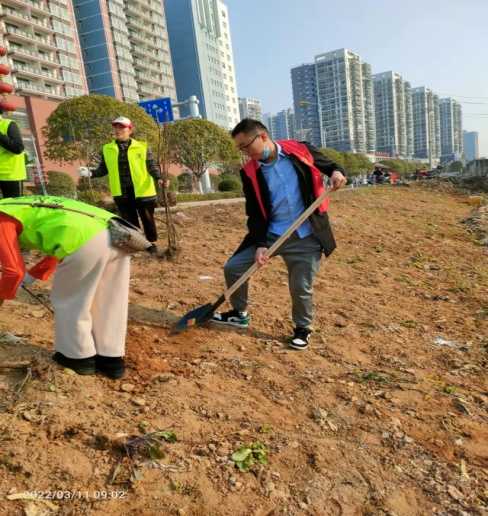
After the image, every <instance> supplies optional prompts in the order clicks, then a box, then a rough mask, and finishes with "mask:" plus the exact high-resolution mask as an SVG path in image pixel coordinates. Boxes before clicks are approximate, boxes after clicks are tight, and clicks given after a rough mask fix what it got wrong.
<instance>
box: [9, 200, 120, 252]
mask: <svg viewBox="0 0 488 516" xmlns="http://www.w3.org/2000/svg"><path fill="white" fill-rule="evenodd" d="M32 204H34V206H32ZM36 204H54V205H58V206H60V207H59V208H48V207H42V206H35V205H36ZM63 207H65V208H68V209H72V210H79V211H82V212H84V213H87V214H90V215H93V216H94V218H93V217H90V216H87V215H83V213H75V212H72V211H68V210H63V209H62V208H63ZM0 212H2V213H6V214H7V215H10V216H11V217H13V218H14V219H17V220H18V221H19V222H20V223H21V224H22V233H20V235H19V243H20V246H21V247H22V248H23V249H29V250H30V249H36V250H38V251H41V252H43V253H44V254H46V255H47V256H54V257H56V258H58V260H62V259H63V258H65V257H66V256H69V255H70V254H73V253H75V252H76V251H78V249H80V248H81V247H82V246H83V245H85V244H86V243H87V242H88V241H89V240H91V239H92V238H93V237H95V236H96V235H98V233H101V232H102V231H103V230H105V229H107V228H108V221H109V220H110V219H111V218H113V217H115V215H114V214H113V213H111V212H109V211H106V210H103V209H101V208H97V207H96V206H91V205H90V204H86V203H84V202H81V201H75V200H74V199H66V198H64V197H55V196H52V195H31V196H26V197H16V198H7V199H0ZM0 245H1V242H0Z"/></svg>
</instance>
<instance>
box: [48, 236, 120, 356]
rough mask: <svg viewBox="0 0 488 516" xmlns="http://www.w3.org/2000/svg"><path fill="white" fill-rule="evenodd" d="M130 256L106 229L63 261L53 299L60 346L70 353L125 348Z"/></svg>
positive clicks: (113, 353)
mask: <svg viewBox="0 0 488 516" xmlns="http://www.w3.org/2000/svg"><path fill="white" fill-rule="evenodd" d="M129 277H130V256H129V255H127V254H125V253H124V252H122V251H120V250H118V249H117V248H114V247H111V246H110V236H109V233H108V231H102V232H101V233H99V234H98V235H96V236H95V237H93V238H92V239H91V240H89V241H88V242H87V243H86V244H85V245H84V246H83V247H81V248H80V249H79V250H78V251H76V253H74V254H72V255H70V256H67V257H66V258H65V259H64V260H63V261H62V262H61V263H60V264H59V265H58V267H57V270H56V273H55V276H54V281H53V288H52V291H51V301H52V304H53V307H54V313H55V316H54V318H55V328H56V340H55V349H56V351H59V352H60V353H62V354H63V355H65V356H67V357H69V358H87V357H91V356H93V355H96V354H98V355H103V356H107V357H121V356H123V355H124V354H125V337H126V333H127V314H128V304H129Z"/></svg>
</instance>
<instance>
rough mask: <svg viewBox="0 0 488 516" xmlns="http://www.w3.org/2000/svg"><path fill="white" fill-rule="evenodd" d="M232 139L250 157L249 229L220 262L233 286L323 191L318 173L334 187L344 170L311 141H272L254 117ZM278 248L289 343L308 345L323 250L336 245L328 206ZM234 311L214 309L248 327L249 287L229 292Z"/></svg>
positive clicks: (246, 176) (246, 172)
mask: <svg viewBox="0 0 488 516" xmlns="http://www.w3.org/2000/svg"><path fill="white" fill-rule="evenodd" d="M232 137H233V138H234V141H235V143H236V145H237V147H238V148H239V150H241V151H242V152H244V153H245V154H247V156H248V157H249V158H250V160H249V161H248V162H247V163H246V165H245V166H244V167H243V169H242V170H241V177H242V181H243V190H244V195H245V197H246V213H247V216H248V228H249V233H248V234H247V236H246V238H245V239H244V241H243V242H242V244H241V246H240V247H239V249H238V250H237V251H236V253H235V254H234V255H233V256H232V257H231V258H230V259H229V260H228V261H227V263H226V264H225V266H224V274H225V280H226V283H227V286H230V285H232V284H233V283H234V282H235V281H237V279H239V277H240V276H241V275H242V274H243V273H244V272H245V271H246V270H247V269H248V268H249V267H250V266H251V265H252V264H253V262H254V261H256V262H257V263H258V264H259V265H260V266H261V265H264V264H265V263H266V262H267V261H268V260H269V257H268V256H267V254H266V253H267V250H268V248H269V247H270V246H271V245H273V243H274V242H275V241H276V240H277V239H278V238H279V236H280V235H282V234H283V233H284V232H285V231H286V230H287V229H288V228H289V227H290V226H291V225H292V223H293V222H294V221H295V220H296V219H297V218H298V217H299V216H300V215H301V214H302V213H303V211H304V210H305V209H306V207H308V206H309V205H310V204H311V203H312V202H313V201H314V200H315V198H316V197H318V195H319V194H320V189H323V178H322V176H321V174H326V175H327V176H329V177H330V180H331V184H332V189H333V190H336V189H338V188H341V187H342V186H344V185H345V183H346V178H345V177H344V175H343V173H342V169H341V168H340V167H339V166H338V165H337V164H336V163H334V162H332V161H330V160H328V159H327V158H326V157H325V156H324V155H323V154H321V153H320V152H319V151H318V150H317V149H315V148H314V147H312V146H311V145H309V144H307V143H305V142H303V143H301V142H297V141H294V140H284V141H281V142H274V141H273V140H272V139H271V137H270V135H269V133H268V130H267V128H266V127H265V126H264V125H263V124H262V123H261V122H259V121H257V120H251V119H244V120H242V121H241V122H240V123H239V124H238V125H237V126H236V127H235V128H234V130H233V131H232ZM321 208H323V209H319V210H318V211H317V212H315V213H314V214H313V215H312V216H311V217H310V218H309V219H308V220H307V221H305V222H304V223H303V224H302V225H301V226H300V227H299V228H298V230H297V231H295V232H294V234H293V235H292V236H291V237H290V238H289V239H288V240H287V241H286V242H285V243H284V244H283V245H282V246H281V247H280V249H279V250H278V252H277V253H276V254H279V255H281V256H282V257H283V259H284V261H285V263H286V266H287V268H288V281H289V288H290V294H291V300H292V319H293V323H294V325H295V329H294V334H293V337H292V339H291V343H290V346H291V347H292V348H294V349H306V348H307V346H308V341H309V336H310V334H311V331H312V329H311V325H312V320H313V300H312V292H313V280H314V277H315V274H316V273H317V271H318V269H319V265H320V258H321V255H322V252H324V253H325V254H326V255H327V256H328V255H330V253H332V251H333V250H334V248H335V241H334V237H333V235H332V231H331V228H330V224H329V219H328V216H327V212H326V207H321ZM230 301H231V304H232V310H230V311H228V312H224V313H216V314H215V316H214V318H213V321H214V322H215V323H219V324H227V325H231V326H236V327H240V328H247V327H248V325H249V315H248V313H247V305H248V285H247V283H246V284H244V285H243V286H242V287H241V288H240V289H239V290H237V291H236V292H235V293H234V294H233V295H232V296H231V299H230Z"/></svg>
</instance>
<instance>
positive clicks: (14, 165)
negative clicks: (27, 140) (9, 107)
mask: <svg viewBox="0 0 488 516" xmlns="http://www.w3.org/2000/svg"><path fill="white" fill-rule="evenodd" d="M12 122H13V120H9V119H8V118H0V134H3V135H5V136H6V135H7V131H8V127H9V125H10V124H11V123H12ZM26 177H27V173H26V168H25V153H24V152H21V153H20V154H14V153H13V152H10V151H9V150H7V149H5V148H4V147H2V146H1V145H0V181H23V180H25V179H26Z"/></svg>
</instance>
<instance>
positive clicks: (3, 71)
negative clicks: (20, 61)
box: [0, 64, 10, 75]
mask: <svg viewBox="0 0 488 516" xmlns="http://www.w3.org/2000/svg"><path fill="white" fill-rule="evenodd" d="M9 74H10V66H7V65H5V64H0V75H9Z"/></svg>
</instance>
